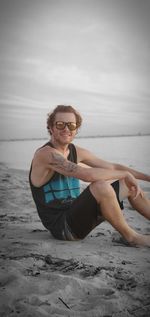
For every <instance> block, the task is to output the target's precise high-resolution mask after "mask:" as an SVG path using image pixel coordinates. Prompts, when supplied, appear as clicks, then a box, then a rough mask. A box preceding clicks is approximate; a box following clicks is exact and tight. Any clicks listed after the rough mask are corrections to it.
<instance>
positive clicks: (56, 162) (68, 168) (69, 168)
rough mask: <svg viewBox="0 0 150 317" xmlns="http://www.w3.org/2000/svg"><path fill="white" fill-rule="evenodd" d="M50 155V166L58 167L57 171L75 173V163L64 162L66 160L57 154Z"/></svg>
mask: <svg viewBox="0 0 150 317" xmlns="http://www.w3.org/2000/svg"><path fill="white" fill-rule="evenodd" d="M51 155H52V162H51V163H50V165H52V166H54V167H58V168H59V169H61V170H64V171H65V172H69V173H71V172H74V171H76V169H77V165H76V164H75V163H73V162H70V161H66V159H65V158H64V157H63V156H62V155H60V154H58V153H52V154H51Z"/></svg>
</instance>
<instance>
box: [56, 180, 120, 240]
mask: <svg viewBox="0 0 150 317" xmlns="http://www.w3.org/2000/svg"><path fill="white" fill-rule="evenodd" d="M111 185H112V187H113V188H114V191H115V193H116V197H117V200H118V203H119V205H120V208H121V209H123V202H120V200H119V181H115V182H114V183H112V184H111ZM104 220H105V219H104V217H103V216H102V215H101V212H100V206H99V204H98V203H97V201H96V199H95V197H94V196H93V195H92V193H91V191H90V189H89V186H88V187H86V189H85V190H83V192H82V193H81V194H80V196H79V197H77V198H76V199H74V200H73V202H72V203H71V204H70V206H68V208H67V209H66V211H65V212H64V213H63V215H62V217H60V219H59V221H58V223H57V224H56V226H55V228H54V230H53V232H52V234H53V236H54V237H55V238H57V239H61V240H79V239H84V238H85V237H86V236H87V235H88V234H89V232H90V231H92V230H93V229H94V228H95V227H96V226H97V225H99V224H100V223H101V222H103V221H104Z"/></svg>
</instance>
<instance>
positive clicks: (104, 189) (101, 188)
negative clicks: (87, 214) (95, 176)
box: [90, 181, 115, 202]
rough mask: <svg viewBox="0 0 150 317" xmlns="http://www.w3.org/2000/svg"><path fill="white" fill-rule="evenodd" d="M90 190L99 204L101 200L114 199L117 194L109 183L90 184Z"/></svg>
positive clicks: (97, 182)
mask: <svg viewBox="0 0 150 317" xmlns="http://www.w3.org/2000/svg"><path fill="white" fill-rule="evenodd" d="M90 190H91V193H92V194H93V196H94V197H95V198H96V200H97V202H100V201H101V199H108V198H114V197H115V192H114V190H113V188H112V186H111V185H110V184H109V183H108V182H107V181H96V182H93V183H92V184H90Z"/></svg>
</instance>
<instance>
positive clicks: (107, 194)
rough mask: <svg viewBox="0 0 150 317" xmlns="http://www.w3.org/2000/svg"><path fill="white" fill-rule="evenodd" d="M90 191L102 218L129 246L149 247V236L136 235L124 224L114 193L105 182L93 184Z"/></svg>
mask: <svg viewBox="0 0 150 317" xmlns="http://www.w3.org/2000/svg"><path fill="white" fill-rule="evenodd" d="M90 190H91V193H92V194H93V196H94V197H95V198H96V200H97V202H98V203H99V205H100V209H101V213H102V215H103V217H104V218H105V219H106V220H107V221H108V222H109V223H110V224H111V225H112V226H113V227H114V228H115V229H116V230H117V231H118V232H120V234H121V235H122V236H123V237H124V238H125V239H126V240H127V241H128V242H129V243H131V244H134V245H143V246H144V245H145V246H150V236H147V235H141V234H138V233H137V232H136V231H134V230H133V229H132V228H131V227H130V226H129V225H128V224H127V222H126V220H125V218H124V216H123V213H122V211H121V209H120V206H119V204H118V201H117V198H116V195H115V192H114V190H113V188H112V186H111V185H110V184H108V183H107V182H101V181H98V182H94V183H92V184H91V185H90Z"/></svg>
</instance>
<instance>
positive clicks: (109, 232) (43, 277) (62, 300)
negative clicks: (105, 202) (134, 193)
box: [0, 165, 150, 317]
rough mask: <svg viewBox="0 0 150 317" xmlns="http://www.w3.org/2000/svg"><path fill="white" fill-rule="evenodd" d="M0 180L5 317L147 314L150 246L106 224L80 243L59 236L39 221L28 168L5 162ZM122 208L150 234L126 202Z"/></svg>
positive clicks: (0, 284)
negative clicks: (128, 240) (139, 244)
mask: <svg viewBox="0 0 150 317" xmlns="http://www.w3.org/2000/svg"><path fill="white" fill-rule="evenodd" d="M0 178H1V182H0V187H1V188H0V189H1V190H0V203H1V213H0V229H1V230H0V316H1V317H4V316H5V317H6V316H11V317H16V316H20V317H45V316H49V317H50V316H54V317H56V316H65V317H66V316H68V317H69V316H70V317H72V316H76V317H79V316H85V317H88V316H89V317H92V316H93V317H96V316H97V317H101V316H103V317H104V316H105V317H108V316H109V317H112V316H115V317H130V316H136V317H137V316H138V317H146V316H147V317H148V316H150V274H149V270H150V249H149V248H136V247H130V246H128V245H127V244H125V243H124V242H123V241H122V240H121V238H120V235H119V234H118V233H117V232H116V231H115V230H114V229H113V228H112V227H111V225H110V224H108V223H103V224H101V225H100V226H99V227H97V228H96V229H94V230H93V231H92V232H91V233H90V234H89V235H88V236H87V238H86V239H84V240H82V241H75V242H64V241H59V240H55V239H54V238H53V237H52V236H51V235H50V233H49V232H48V231H47V230H45V228H44V227H43V226H42V224H41V222H40V220H39V218H38V215H37V212H36V210H35V206H34V203H33V201H32V197H31V193H30V190H29V184H28V173H27V172H26V171H19V170H13V169H8V168H7V167H6V166H4V165H1V175H0ZM148 185H149V184H147V183H146V182H145V183H144V185H143V186H144V190H145V191H147V192H148V194H150V187H149V186H148ZM123 212H124V214H125V217H126V219H127V221H128V223H130V224H131V225H132V226H133V228H135V229H136V230H137V231H138V232H141V233H146V234H148V232H149V222H148V220H146V219H144V218H143V217H142V216H140V215H138V214H137V212H135V211H134V210H132V208H131V207H130V206H129V204H128V202H125V210H124V211H123Z"/></svg>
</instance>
